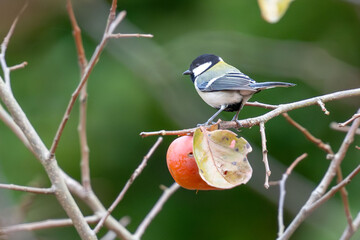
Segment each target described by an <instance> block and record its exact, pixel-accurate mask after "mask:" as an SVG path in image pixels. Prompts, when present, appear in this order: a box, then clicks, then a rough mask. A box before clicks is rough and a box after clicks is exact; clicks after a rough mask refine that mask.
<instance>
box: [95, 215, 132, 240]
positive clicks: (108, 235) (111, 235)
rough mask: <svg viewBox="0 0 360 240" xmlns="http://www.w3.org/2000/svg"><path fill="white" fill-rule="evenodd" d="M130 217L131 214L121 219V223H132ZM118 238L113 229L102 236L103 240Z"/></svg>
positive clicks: (125, 224) (124, 224) (123, 224)
mask: <svg viewBox="0 0 360 240" xmlns="http://www.w3.org/2000/svg"><path fill="white" fill-rule="evenodd" d="M130 221H131V219H130V217H129V216H124V217H122V218H121V219H120V220H119V223H120V225H122V226H124V227H126V226H127V225H129V224H130ZM115 238H116V233H114V232H113V231H108V232H107V233H106V234H105V235H104V236H103V237H102V238H101V240H114V239H115Z"/></svg>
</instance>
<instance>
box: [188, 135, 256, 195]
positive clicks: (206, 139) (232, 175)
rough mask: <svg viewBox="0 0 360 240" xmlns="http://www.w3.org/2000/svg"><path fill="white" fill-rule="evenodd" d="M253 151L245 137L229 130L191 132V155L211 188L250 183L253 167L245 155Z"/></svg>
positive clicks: (224, 187)
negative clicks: (192, 135) (192, 154)
mask: <svg viewBox="0 0 360 240" xmlns="http://www.w3.org/2000/svg"><path fill="white" fill-rule="evenodd" d="M251 151H252V148H251V146H250V144H249V143H248V142H247V141H246V140H245V139H244V138H242V137H241V138H238V137H237V136H236V134H235V133H233V132H231V131H228V130H215V131H211V132H210V131H207V130H206V129H205V128H201V129H197V130H196V131H195V133H194V140H193V153H194V157H195V161H196V163H197V165H198V167H199V174H200V176H201V178H202V179H203V180H204V181H205V182H206V183H207V184H209V185H210V186H213V187H217V188H223V189H227V188H233V187H235V186H238V185H240V184H245V183H247V182H248V181H249V179H250V178H251V175H252V168H251V166H250V164H249V162H248V160H247V154H248V153H249V152H251Z"/></svg>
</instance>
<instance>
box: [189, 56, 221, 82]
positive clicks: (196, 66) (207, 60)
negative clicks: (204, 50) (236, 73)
mask: <svg viewBox="0 0 360 240" xmlns="http://www.w3.org/2000/svg"><path fill="white" fill-rule="evenodd" d="M220 61H222V59H221V57H218V56H216V55H214V54H203V55H200V56H198V57H197V58H196V59H195V60H194V61H193V62H192V63H191V64H190V68H189V69H188V70H186V71H185V72H183V75H190V76H191V79H192V80H193V81H194V79H195V78H196V77H197V76H199V75H200V74H201V73H203V72H205V71H206V70H207V69H209V68H210V67H212V66H214V65H215V64H216V63H218V62H220Z"/></svg>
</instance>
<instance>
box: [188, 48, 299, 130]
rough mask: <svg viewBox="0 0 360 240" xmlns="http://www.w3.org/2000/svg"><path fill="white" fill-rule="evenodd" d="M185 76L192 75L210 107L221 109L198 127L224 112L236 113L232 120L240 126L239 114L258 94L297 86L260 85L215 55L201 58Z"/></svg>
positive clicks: (193, 62)
mask: <svg viewBox="0 0 360 240" xmlns="http://www.w3.org/2000/svg"><path fill="white" fill-rule="evenodd" d="M183 75H190V78H191V80H192V82H193V83H194V85H195V89H196V91H197V93H198V94H199V95H200V97H201V98H202V99H203V100H204V101H205V102H206V103H207V104H208V105H209V106H211V107H213V108H215V109H218V111H217V112H216V113H215V114H214V115H213V116H211V117H210V118H209V120H207V121H206V122H205V123H204V124H199V125H209V124H211V123H212V121H213V120H214V119H215V118H216V117H217V116H218V115H219V114H220V113H221V112H222V111H227V112H236V114H235V116H234V117H233V119H232V121H236V122H237V124H238V125H239V126H241V124H240V121H239V120H238V117H239V113H240V111H241V109H242V108H243V106H244V105H245V103H246V102H247V101H248V100H249V99H250V98H251V97H252V96H253V95H254V94H255V93H258V92H260V91H262V90H265V89H269V88H274V87H292V86H295V84H293V83H286V82H259V83H258V82H256V81H255V80H253V79H251V78H250V77H249V76H247V75H245V74H244V73H242V72H241V71H240V70H239V69H237V68H235V67H233V66H231V65H230V64H227V63H226V62H225V61H224V60H223V59H222V58H221V57H219V56H216V55H214V54H203V55H200V56H198V57H197V58H196V59H195V60H194V61H192V63H191V64H190V67H189V69H188V70H186V71H185V72H183Z"/></svg>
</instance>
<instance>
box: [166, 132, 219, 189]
mask: <svg viewBox="0 0 360 240" xmlns="http://www.w3.org/2000/svg"><path fill="white" fill-rule="evenodd" d="M166 162H167V166H168V168H169V171H170V174H171V176H172V177H173V178H174V180H175V181H176V182H177V183H178V184H179V185H180V186H182V187H183V188H186V189H189V190H219V189H218V188H215V187H212V186H210V185H208V184H207V183H206V182H205V181H204V180H203V179H202V178H201V177H200V175H199V168H198V166H197V164H196V162H195V158H194V156H193V137H192V136H182V137H179V138H177V139H175V140H174V141H173V142H172V143H171V144H170V146H169V148H168V151H167V154H166Z"/></svg>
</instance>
